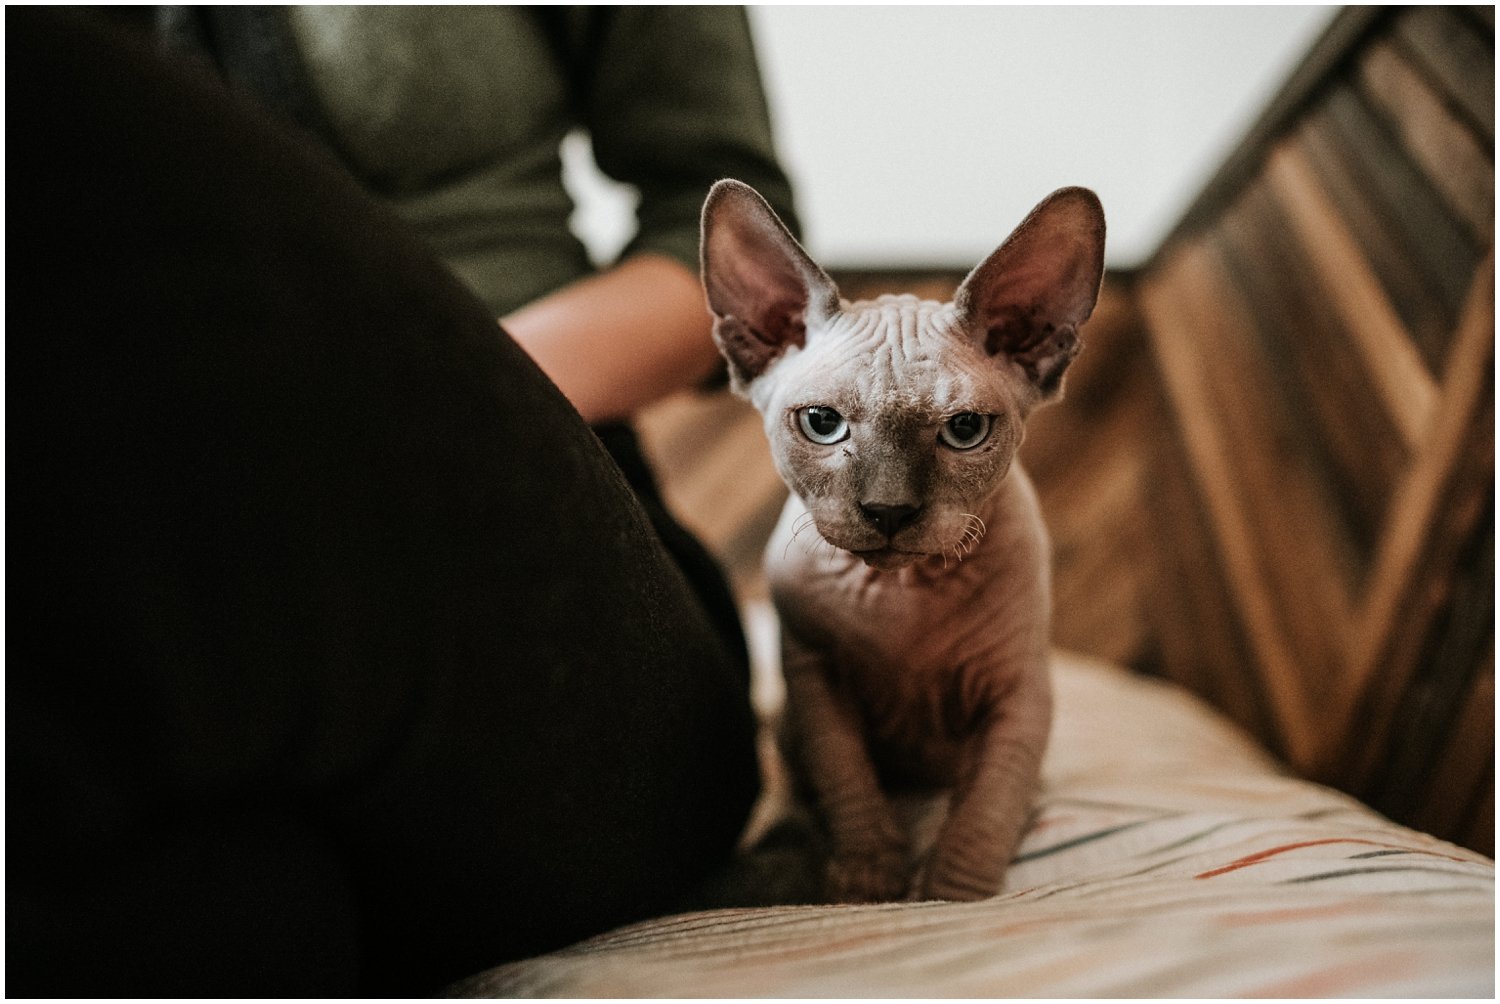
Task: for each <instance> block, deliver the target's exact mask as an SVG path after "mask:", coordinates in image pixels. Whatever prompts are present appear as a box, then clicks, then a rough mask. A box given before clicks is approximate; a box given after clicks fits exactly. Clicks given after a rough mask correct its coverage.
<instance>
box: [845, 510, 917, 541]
mask: <svg viewBox="0 0 1500 1004" xmlns="http://www.w3.org/2000/svg"><path fill="white" fill-rule="evenodd" d="M859 511H860V512H861V513H863V514H864V517H865V519H867V520H869V521H870V522H871V523H872V524H874V526H875V529H877V530H879V531H880V532H881V533H883V534H885V535H886V536H887V537H894V536H895V535H896V531H898V530H900V529H901V528H902V527H903V526H905V525H906V524H908V523H910V522H911V521H912V520H914V519H916V517H917V513H919V512H921V511H922V507H921V506H920V505H887V504H885V503H884V502H861V503H860V504H859Z"/></svg>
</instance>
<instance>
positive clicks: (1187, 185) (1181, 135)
mask: <svg viewBox="0 0 1500 1004" xmlns="http://www.w3.org/2000/svg"><path fill="white" fill-rule="evenodd" d="M1337 12H1338V8H1337V7H1332V6H1272V7H1267V6H1261V7H1235V6H1198V7H1135V6H1131V7H1071V6H1048V7H1024V6H1000V7H996V6H968V7H906V6H833V7H827V6H770V7H763V6H758V7H752V8H750V23H751V27H752V30H753V31H754V34H755V39H756V42H757V47H758V52H759V56H760V63H761V73H762V75H763V77H764V81H765V87H766V91H767V97H768V100H769V101H770V104H771V113H772V123H773V125H774V127H775V130H776V138H777V142H778V148H779V151H780V154H781V159H782V162H783V164H784V165H785V166H786V168H787V170H788V172H789V173H790V174H791V176H792V180H793V181H794V182H795V183H796V186H797V188H796V191H797V200H798V208H799V211H800V212H801V214H802V217H803V224H804V239H805V241H804V242H805V244H806V246H807V248H808V250H809V251H810V252H811V253H812V255H813V256H814V257H815V258H817V259H818V260H819V261H820V262H821V263H823V264H824V265H825V266H827V267H832V268H845V267H852V268H874V267H880V268H908V267H912V266H926V267H948V268H967V267H970V266H972V265H974V264H976V263H977V262H978V261H979V260H980V259H981V258H983V257H984V256H985V255H986V254H988V253H989V252H990V251H992V250H994V248H995V245H996V244H998V243H999V242H1000V240H1001V239H1002V238H1004V237H1005V235H1006V234H1007V233H1009V232H1010V229H1011V227H1013V226H1014V225H1015V224H1016V223H1017V222H1019V221H1020V219H1021V218H1022V217H1023V216H1024V215H1025V214H1026V212H1027V211H1028V210H1029V209H1030V208H1031V207H1032V206H1033V205H1035V204H1036V203H1037V202H1038V201H1040V200H1041V198H1042V197H1043V196H1045V195H1046V194H1047V193H1048V192H1051V191H1053V190H1054V189H1057V188H1060V187H1062V186H1063V185H1068V184H1076V185H1085V186H1088V187H1090V188H1092V189H1094V190H1095V191H1096V192H1098V193H1099V195H1100V197H1101V198H1102V199H1103V200H1104V204H1105V206H1106V208H1107V209H1108V211H1109V224H1110V239H1109V248H1108V251H1109V264H1110V265H1111V266H1112V267H1116V268H1132V267H1135V266H1137V265H1139V264H1141V262H1143V261H1144V260H1145V258H1146V257H1147V256H1148V255H1149V254H1150V253H1151V252H1152V251H1155V250H1156V248H1157V246H1158V245H1159V244H1160V243H1161V241H1162V238H1163V237H1165V236H1166V232H1167V230H1168V228H1170V227H1171V225H1172V224H1174V223H1175V222H1177V220H1178V218H1179V217H1181V215H1182V213H1183V211H1184V210H1185V209H1186V208H1187V204H1188V202H1189V201H1190V200H1191V199H1192V197H1193V196H1194V195H1196V194H1197V192H1198V190H1199V189H1201V188H1202V187H1203V185H1204V184H1205V183H1206V182H1207V181H1208V179H1209V177H1210V176H1211V175H1212V174H1213V172H1214V171H1215V170H1216V169H1217V168H1218V166H1219V164H1220V163H1222V162H1223V160H1224V158H1225V156H1226V155H1227V154H1228V153H1229V151H1230V150H1232V149H1233V147H1234V145H1235V144H1236V143H1238V142H1239V140H1240V139H1241V138H1243V136H1244V135H1245V132H1246V131H1247V130H1248V129H1249V127H1250V126H1251V124H1252V123H1253V122H1254V121H1255V119H1256V117H1257V116H1258V115H1259V114H1260V112H1261V110H1262V109H1263V108H1264V106H1265V104H1266V102H1267V101H1269V100H1270V98H1271V97H1272V96H1273V95H1274V94H1275V93H1276V90H1277V89H1278V88H1279V87H1280V86H1281V84H1282V83H1283V82H1284V81H1285V79H1286V78H1287V76H1288V75H1289V74H1290V73H1291V71H1292V70H1293V69H1294V68H1295V67H1296V66H1297V65H1298V63H1299V62H1300V61H1301V60H1302V59H1303V57H1304V56H1305V55H1306V54H1307V51H1308V50H1309V48H1310V47H1311V46H1312V44H1313V42H1314V41H1315V40H1316V39H1317V37H1318V36H1319V35H1320V34H1321V33H1322V32H1323V30H1324V29H1325V28H1326V27H1327V26H1328V23H1329V22H1330V20H1332V18H1333V17H1334V15H1335V14H1336V13H1337ZM586 151H587V144H586V143H585V142H583V141H582V140H581V138H580V139H579V140H575V142H574V145H573V147H572V148H571V150H570V153H571V157H570V162H569V166H570V168H571V171H572V183H573V186H574V193H575V196H576V197H577V198H578V199H579V201H580V211H579V214H578V216H577V218H576V226H577V227H578V229H579V231H580V233H581V234H582V235H583V236H584V238H585V241H586V243H588V245H589V247H590V249H591V250H592V251H593V253H594V255H595V257H596V258H598V259H599V260H610V259H612V258H613V256H614V254H615V252H616V251H618V250H619V248H620V247H622V246H623V245H624V243H625V241H626V240H627V239H628V237H629V228H630V225H631V223H630V218H629V208H630V200H631V194H630V192H629V190H628V189H625V188H623V187H622V186H618V185H614V184H611V183H610V182H609V181H608V180H607V179H604V178H603V177H602V176H601V175H599V174H598V173H597V171H594V170H591V162H590V161H589V159H588V157H587V153H586Z"/></svg>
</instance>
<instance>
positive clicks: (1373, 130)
mask: <svg viewBox="0 0 1500 1004" xmlns="http://www.w3.org/2000/svg"><path fill="white" fill-rule="evenodd" d="M1326 112H1327V118H1326V122H1327V124H1328V126H1329V128H1330V130H1331V132H1332V134H1333V137H1334V147H1335V149H1337V150H1338V151H1339V153H1340V155H1342V156H1343V157H1345V158H1346V159H1347V163H1348V165H1349V167H1350V169H1351V171H1352V172H1353V173H1354V174H1355V175H1356V176H1357V177H1358V178H1359V179H1360V182H1361V184H1362V185H1363V186H1364V187H1366V188H1368V189H1369V191H1370V192H1371V195H1372V198H1373V200H1374V202H1375V205H1376V211H1377V212H1380V213H1382V214H1384V215H1385V216H1386V217H1387V219H1388V220H1389V222H1390V223H1391V224H1392V226H1393V227H1394V229H1395V232H1396V234H1397V237H1398V241H1399V246H1400V247H1401V248H1402V250H1403V252H1404V253H1405V254H1406V255H1407V256H1408V257H1409V258H1410V260H1411V261H1412V262H1413V264H1415V265H1416V266H1417V268H1418V270H1419V271H1420V273H1421V274H1422V275H1423V276H1424V278H1425V279H1426V281H1427V282H1429V283H1431V286H1432V289H1433V290H1434V292H1436V293H1438V294H1439V296H1440V298H1441V302H1442V303H1443V305H1444V307H1445V308H1446V309H1447V312H1448V316H1449V317H1450V318H1453V319H1456V318H1457V317H1458V316H1459V314H1460V313H1461V312H1462V310H1463V303H1464V298H1465V297H1466V296H1467V295H1468V291H1469V282H1470V280H1471V279H1472V278H1473V276H1474V270H1475V269H1476V268H1478V267H1479V263H1480V261H1481V260H1483V258H1484V255H1485V253H1486V252H1487V251H1488V250H1489V248H1488V246H1487V245H1486V246H1480V245H1479V244H1478V243H1477V242H1475V241H1474V239H1473V238H1472V237H1471V236H1470V235H1469V234H1468V232H1467V230H1466V229H1465V228H1463V227H1462V226H1461V225H1460V224H1459V223H1458V221H1457V220H1456V219H1455V218H1454V217H1453V215H1452V213H1451V212H1450V210H1449V209H1448V208H1447V206H1446V205H1445V204H1444V203H1443V200H1442V199H1441V198H1439V197H1438V195H1437V193H1436V191H1434V190H1433V188H1432V186H1431V185H1430V184H1429V183H1428V181H1427V179H1426V176H1425V175H1424V174H1423V173H1422V171H1421V170H1420V169H1419V168H1418V167H1417V165H1416V164H1415V163H1413V162H1412V160H1411V158H1410V157H1408V156H1407V153H1406V150H1405V148H1404V147H1403V146H1401V145H1400V144H1399V143H1397V142H1396V140H1395V138H1394V136H1393V135H1392V134H1391V133H1390V132H1389V131H1388V129H1389V127H1388V126H1387V125H1386V124H1385V123H1384V122H1383V121H1382V120H1381V119H1380V118H1378V117H1377V116H1376V114H1375V113H1374V112H1373V111H1372V110H1371V109H1370V108H1369V106H1368V104H1367V103H1366V101H1365V99H1364V98H1363V97H1362V96H1361V95H1360V94H1359V93H1357V92H1355V91H1353V90H1351V89H1348V88H1335V89H1334V90H1333V91H1332V92H1331V93H1330V94H1329V98H1328V103H1327V105H1326ZM1434 370H1435V372H1437V373H1441V372H1442V367H1441V365H1439V366H1438V367H1435V368H1434Z"/></svg>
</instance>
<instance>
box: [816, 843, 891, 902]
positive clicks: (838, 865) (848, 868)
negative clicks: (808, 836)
mask: <svg viewBox="0 0 1500 1004" xmlns="http://www.w3.org/2000/svg"><path fill="white" fill-rule="evenodd" d="M909 884H910V870H909V869H908V867H907V863H906V854H905V852H904V851H901V850H897V849H890V850H882V851H869V852H864V853H860V854H850V853H844V854H836V855H834V857H833V858H832V859H831V860H830V861H829V862H828V870H827V873H826V875H825V887H826V888H825V891H826V892H827V894H828V898H829V899H830V900H832V901H833V902H835V903H888V902H891V901H893V900H899V899H904V898H905V897H906V890H907V887H908V885H909Z"/></svg>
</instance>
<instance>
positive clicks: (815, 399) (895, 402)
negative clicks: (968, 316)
mask: <svg viewBox="0 0 1500 1004" xmlns="http://www.w3.org/2000/svg"><path fill="white" fill-rule="evenodd" d="M749 390H750V399H751V401H752V402H753V403H754V404H755V406H756V407H757V408H758V409H759V410H760V411H761V413H762V414H763V415H764V416H765V418H766V423H767V429H768V431H769V430H770V428H771V427H772V426H773V424H776V423H780V422H782V421H784V416H785V415H787V413H788V412H790V411H792V410H794V409H797V408H803V407H807V406H810V405H825V406H828V407H831V408H835V409H837V410H838V411H839V412H840V413H841V414H842V415H843V416H844V417H845V418H846V419H848V420H849V422H850V424H851V426H854V427H861V426H864V427H869V428H879V429H881V430H882V431H883V432H885V433H887V434H898V433H900V432H902V431H904V430H905V429H906V427H910V426H913V425H919V426H922V427H928V426H932V427H935V426H936V425H938V424H940V423H941V422H942V421H943V420H944V419H946V418H948V417H951V416H953V415H955V414H958V413H960V412H966V411H972V412H978V413H980V414H986V415H995V416H997V417H998V418H999V420H1000V423H999V424H1004V425H1007V426H1009V427H1011V428H1019V426H1020V423H1021V419H1022V418H1023V415H1024V410H1025V408H1024V405H1025V404H1026V402H1027V398H1028V395H1029V392H1030V388H1029V385H1028V384H1027V382H1026V380H1025V377H1024V375H1023V374H1022V373H1021V372H1020V370H1019V369H1018V368H1017V367H1015V366H1014V365H1013V364H1011V363H1009V362H1008V361H1007V360H1005V359H1004V358H996V357H992V356H990V355H988V354H987V353H986V352H985V351H984V348H983V345H982V343H981V342H980V340H979V339H977V338H975V337H974V336H973V335H972V333H971V332H969V331H967V330H966V329H965V327H964V325H963V324H962V323H961V318H960V315H959V312H958V311H957V310H956V309H955V308H954V306H953V304H951V303H937V302H934V301H932V300H919V299H917V298H916V297H914V296H910V295H903V296H882V297H881V298H879V299H878V300H872V301H860V302H858V303H852V304H851V303H845V304H843V305H842V306H841V309H840V310H839V312H838V313H836V314H834V315H833V316H832V317H830V318H827V319H811V320H810V323H809V325H808V335H807V342H806V345H805V346H803V347H801V348H797V347H792V348H790V349H788V350H787V351H786V352H785V353H784V354H783V355H782V357H781V358H780V359H778V360H777V361H776V362H774V363H773V364H772V365H771V366H770V367H769V368H768V369H767V370H766V372H765V373H763V374H762V375H761V377H760V378H758V379H757V380H755V381H754V383H753V384H752V385H751V387H750V388H749ZM773 438H774V437H773Z"/></svg>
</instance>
